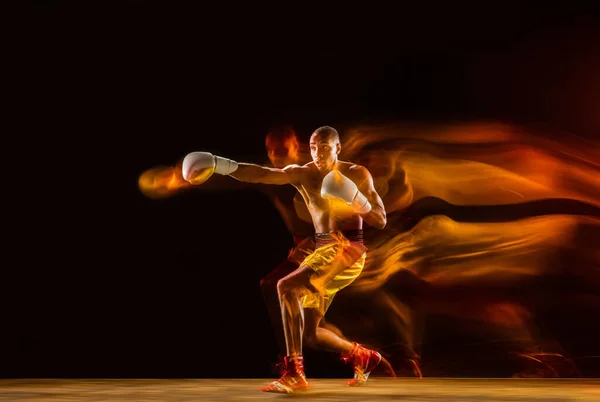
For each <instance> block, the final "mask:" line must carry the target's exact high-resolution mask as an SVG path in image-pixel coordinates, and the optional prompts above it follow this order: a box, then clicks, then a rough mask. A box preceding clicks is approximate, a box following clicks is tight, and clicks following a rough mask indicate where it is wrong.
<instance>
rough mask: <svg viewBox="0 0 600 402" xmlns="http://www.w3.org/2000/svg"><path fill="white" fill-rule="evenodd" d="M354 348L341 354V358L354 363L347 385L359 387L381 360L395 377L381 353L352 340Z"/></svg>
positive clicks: (364, 382)
mask: <svg viewBox="0 0 600 402" xmlns="http://www.w3.org/2000/svg"><path fill="white" fill-rule="evenodd" d="M353 344H354V348H353V349H352V351H351V352H350V354H349V355H342V360H344V361H345V362H347V363H352V364H353V365H354V378H353V379H352V380H350V381H349V382H348V384H347V385H348V386H349V387H360V386H363V385H365V384H366V382H367V380H368V379H369V375H370V374H371V372H372V371H373V369H374V368H375V367H377V366H378V365H379V363H381V362H382V361H383V362H384V363H386V365H387V366H388V369H389V370H390V372H391V373H392V376H394V377H395V374H394V370H392V368H391V366H390V364H389V363H387V361H386V360H385V359H384V358H383V357H382V356H381V354H380V353H379V352H377V351H375V350H371V349H367V348H365V347H363V346H361V345H359V344H358V343H356V342H353Z"/></svg>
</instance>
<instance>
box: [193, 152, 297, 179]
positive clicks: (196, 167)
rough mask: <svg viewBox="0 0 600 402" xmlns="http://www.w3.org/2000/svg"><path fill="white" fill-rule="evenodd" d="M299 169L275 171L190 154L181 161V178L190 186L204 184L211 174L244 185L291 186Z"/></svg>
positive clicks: (206, 155) (209, 155)
mask: <svg viewBox="0 0 600 402" xmlns="http://www.w3.org/2000/svg"><path fill="white" fill-rule="evenodd" d="M299 168H300V167H299V166H296V165H291V166H288V167H286V168H284V169H276V168H270V167H265V166H259V165H255V164H252V163H238V162H236V161H233V160H231V159H227V158H223V157H220V156H216V155H213V154H211V153H208V152H192V153H190V154H188V155H186V157H185V158H184V160H183V165H182V174H183V178H184V179H185V180H187V181H188V182H190V183H192V184H202V183H204V182H205V181H206V180H207V179H208V178H209V177H210V176H211V175H212V174H213V173H217V174H222V175H229V176H231V177H233V178H235V179H236V180H239V181H242V182H246V183H263V184H292V183H294V182H296V180H297V171H298V169H299Z"/></svg>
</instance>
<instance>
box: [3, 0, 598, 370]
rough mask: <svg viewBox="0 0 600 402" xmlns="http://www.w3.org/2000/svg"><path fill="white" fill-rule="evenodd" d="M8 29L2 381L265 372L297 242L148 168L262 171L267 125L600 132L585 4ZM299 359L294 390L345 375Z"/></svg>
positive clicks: (177, 13) (175, 16)
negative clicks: (311, 380) (207, 165)
mask: <svg viewBox="0 0 600 402" xmlns="http://www.w3.org/2000/svg"><path fill="white" fill-rule="evenodd" d="M22 16H23V20H22V23H21V24H20V27H19V29H17V30H15V31H14V33H13V38H14V41H13V42H14V43H15V44H16V45H17V46H15V48H16V52H17V55H18V56H17V57H15V60H16V61H17V64H18V66H19V67H18V72H17V75H16V76H15V77H16V79H15V82H16V83H18V86H19V88H18V90H17V91H16V92H15V95H14V97H13V98H12V99H13V105H16V106H17V112H16V114H15V116H17V117H18V119H19V122H20V125H19V127H20V128H19V132H20V133H22V135H20V136H19V138H18V140H19V141H22V142H23V143H24V145H25V146H26V149H27V150H28V151H27V158H28V161H30V162H31V161H32V160H34V161H35V162H34V163H27V164H26V166H25V169H24V172H25V174H26V175H28V176H27V177H26V179H24V180H23V181H21V183H20V187H19V192H18V194H19V195H20V197H19V198H18V200H17V204H18V205H17V208H18V209H17V210H18V211H19V216H20V221H19V225H17V226H15V228H14V231H13V233H14V238H13V239H14V240H16V241H15V242H14V243H15V247H14V248H13V250H11V251H16V252H17V254H18V256H19V257H18V259H17V260H16V261H17V263H16V264H11V266H12V267H13V268H12V270H11V271H12V272H13V273H16V275H17V276H18V282H17V284H18V285H17V286H16V287H14V288H13V289H9V293H8V294H9V295H11V291H13V292H14V294H15V296H14V297H12V296H11V297H9V302H8V304H7V306H8V307H9V308H8V310H9V311H8V320H7V321H6V326H5V330H4V331H3V343H4V345H3V358H2V363H0V364H1V366H2V374H3V375H4V376H9V377H38V376H39V377H63V376H66V377H181V376H183V377H263V376H270V375H271V371H270V365H271V363H273V362H274V359H275V357H276V353H277V351H276V347H275V343H274V338H273V335H272V333H271V329H270V327H269V322H268V319H267V315H266V311H265V308H264V306H263V302H262V299H261V296H260V290H259V281H260V278H261V277H262V276H264V275H265V274H266V273H267V272H269V271H270V270H271V269H272V268H273V267H274V266H275V265H276V264H277V263H278V262H280V261H281V260H282V259H283V258H285V257H286V255H287V252H288V250H289V248H290V247H291V245H292V239H291V238H290V236H289V234H288V233H287V231H286V229H285V226H284V225H283V222H282V221H281V219H280V217H279V216H278V214H277V213H276V211H275V210H274V208H273V207H272V205H271V204H270V203H269V201H268V200H267V198H266V197H265V196H264V195H262V194H261V193H259V192H257V191H252V190H244V191H235V192H234V191H229V192H222V193H216V192H210V193H200V192H190V193H185V194H182V195H178V196H175V197H173V198H170V199H165V200H150V199H148V198H145V197H144V196H143V195H142V194H141V193H140V192H139V190H138V188H137V178H138V177H139V175H140V174H141V173H142V172H143V171H144V170H146V169H148V168H151V167H153V166H157V165H169V164H172V163H174V162H175V161H177V160H178V159H179V158H181V157H182V156H184V155H185V154H186V153H187V152H190V151H192V150H205V151H210V152H213V153H216V154H220V155H223V156H227V157H230V158H233V159H237V160H241V161H250V162H256V163H262V162H264V161H265V159H266V155H265V150H264V136H265V134H266V132H267V131H268V130H269V128H270V127H272V126H274V125H275V124H278V123H288V124H292V125H293V126H294V127H295V128H296V130H297V131H298V132H299V134H300V135H301V136H305V137H307V136H308V135H309V134H310V133H311V130H313V129H314V128H316V127H318V126H320V125H325V124H328V125H334V126H336V125H341V126H344V125H351V124H354V123H357V122H369V121H388V120H390V119H395V120H402V119H412V120H421V121H445V120H471V119H485V118H489V119H504V120H508V121H514V122H519V123H524V124H531V125H536V126H542V127H553V128H557V129H559V130H565V131H569V132H572V133H575V134H577V135H580V136H583V137H593V136H595V135H596V134H597V133H598V132H600V130H599V129H600V121H599V120H598V116H599V115H600V114H598V113H592V111H593V110H596V111H597V107H598V105H600V101H598V94H599V93H600V87H599V86H598V83H599V79H600V75H598V71H600V64H599V57H598V48H597V47H594V46H593V44H594V43H597V39H598V36H597V34H598V29H597V26H598V25H597V24H596V22H597V21H596V18H595V17H596V16H595V15H594V14H592V11H591V9H586V8H585V6H584V3H577V2H568V3H567V2H563V3H562V6H552V7H550V6H549V5H547V4H546V3H539V4H535V3H523V2H485V3H457V2H451V3H444V4H435V5H434V4H421V3H418V4H417V3H412V2H411V3H402V4H400V5H397V6H396V7H395V8H394V9H379V8H378V7H375V6H373V7H369V8H368V9H366V8H365V7H364V6H363V5H361V6H360V7H356V8H355V7H352V6H344V7H339V8H336V7H325V6H318V7H316V6H315V7H313V8H311V7H309V6H302V7H301V6H300V5H299V3H292V4H286V5H285V6H284V5H277V6H276V5H271V6H261V7H259V6H256V5H254V4H251V5H233V4H224V5H220V6H216V5H212V4H209V3H203V4H200V2H152V1H141V0H139V1H121V2H67V1H62V2H61V1H56V2H42V1H38V2H30V3H29V5H28V7H27V9H26V10H24V14H22ZM24 149H25V148H24ZM13 156H15V155H13ZM19 166H21V164H20V165H19ZM32 175H33V176H32ZM32 177H33V178H35V180H32V179H31V178H32ZM21 196H22V197H21ZM21 211H24V212H22V213H21ZM443 338H444V337H442V336H440V339H438V341H439V342H440V344H441V345H444V343H443V342H444V339H443ZM307 355H309V356H310V359H311V361H313V362H315V363H312V365H309V364H308V363H307V372H308V374H309V375H315V376H339V375H347V374H348V372H347V369H346V368H344V367H343V366H342V365H341V364H339V363H338V361H337V357H331V356H329V355H327V354H322V353H313V352H310V351H308V352H307ZM307 361H308V360H307ZM488 371H489V375H494V373H495V372H494V369H493V368H488Z"/></svg>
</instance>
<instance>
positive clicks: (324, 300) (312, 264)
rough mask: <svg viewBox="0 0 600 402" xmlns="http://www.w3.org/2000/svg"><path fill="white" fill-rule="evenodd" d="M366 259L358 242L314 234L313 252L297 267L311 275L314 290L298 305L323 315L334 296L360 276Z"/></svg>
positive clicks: (364, 252) (364, 248)
mask: <svg viewBox="0 0 600 402" xmlns="http://www.w3.org/2000/svg"><path fill="white" fill-rule="evenodd" d="M361 240H362V238H361ZM366 256H367V252H366V247H365V246H364V245H363V243H362V241H351V240H348V238H347V237H346V236H344V235H343V234H342V233H340V232H333V233H327V234H318V235H317V245H316V249H315V250H314V252H312V253H311V254H310V255H308V256H307V257H306V258H305V259H304V261H303V262H302V264H301V266H306V267H308V268H310V269H311V270H312V271H313V272H314V274H313V275H312V276H311V285H313V287H314V288H315V289H316V290H317V291H316V292H308V293H306V294H305V295H304V296H303V297H302V299H301V300H302V306H303V307H304V308H316V309H318V310H320V311H321V313H322V314H325V312H326V311H327V309H328V308H329V306H330V305H331V302H332V300H333V297H334V296H335V294H336V293H337V292H339V291H340V290H342V289H344V288H345V287H346V286H348V285H350V284H351V283H352V282H354V280H355V279H356V278H358V276H359V275H360V274H361V272H362V270H363V268H364V266H365V259H366Z"/></svg>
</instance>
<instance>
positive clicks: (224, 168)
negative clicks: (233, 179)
mask: <svg viewBox="0 0 600 402" xmlns="http://www.w3.org/2000/svg"><path fill="white" fill-rule="evenodd" d="M237 168H238V163H237V162H236V161H233V160H231V159H227V158H222V157H220V156H216V155H213V154H211V153H210V152H192V153H189V154H187V155H186V156H185V158H184V159H183V164H182V166H181V174H182V175H183V178H184V179H185V180H186V181H188V182H190V183H191V184H202V183H204V182H205V181H206V180H208V178H209V177H210V176H212V175H213V173H218V174H223V175H228V174H230V173H233V172H235V171H236V170H237Z"/></svg>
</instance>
